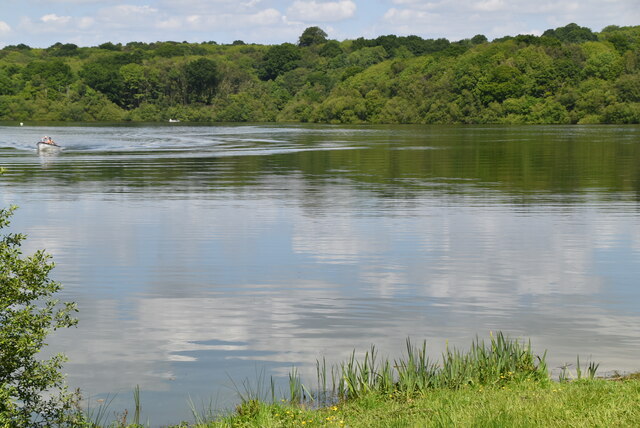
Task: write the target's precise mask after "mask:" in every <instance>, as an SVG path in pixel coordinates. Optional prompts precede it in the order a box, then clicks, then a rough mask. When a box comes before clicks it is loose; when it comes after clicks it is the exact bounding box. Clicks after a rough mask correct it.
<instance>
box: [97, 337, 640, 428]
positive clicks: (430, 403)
mask: <svg viewBox="0 0 640 428" xmlns="http://www.w3.org/2000/svg"><path fill="white" fill-rule="evenodd" d="M545 357H546V353H545V354H543V355H542V356H540V355H534V354H533V352H532V350H531V345H530V344H527V343H525V342H522V341H520V340H517V339H509V338H507V337H505V336H504V335H503V334H502V333H498V334H497V335H495V336H494V335H491V337H490V340H489V341H488V342H485V341H481V340H479V339H476V340H475V341H473V342H472V344H471V347H470V348H469V349H468V350H465V351H461V350H459V349H449V348H448V347H447V349H446V351H445V352H444V353H443V355H442V357H441V358H440V359H439V360H437V361H432V360H431V359H430V358H429V357H428V356H427V353H426V343H423V344H422V346H421V347H415V346H413V345H412V343H411V342H410V341H409V340H407V348H406V351H405V352H404V355H402V356H401V357H400V358H399V359H394V360H389V359H384V358H382V359H381V358H379V357H378V353H377V351H376V349H375V347H372V348H371V349H370V350H369V351H367V352H366V353H365V354H364V356H363V357H362V358H356V354H355V352H354V353H353V354H352V356H351V358H350V359H349V360H347V361H345V362H343V363H341V364H339V365H335V366H332V367H329V368H327V366H326V364H325V363H324V361H318V363H317V379H316V383H315V385H316V386H315V387H314V388H310V387H307V386H305V385H304V384H303V383H302V380H301V379H300V377H299V376H298V374H297V371H296V370H295V369H294V370H293V371H292V372H291V374H290V376H289V390H288V397H285V398H280V399H278V398H276V395H275V393H274V386H273V383H270V384H267V383H264V385H268V386H267V387H266V388H264V385H263V388H258V387H256V388H254V390H251V388H245V389H244V391H238V392H239V394H240V396H241V404H239V405H238V406H237V408H236V409H235V410H233V411H230V412H227V414H222V415H220V414H219V415H214V414H211V413H208V414H207V415H199V414H198V413H197V412H196V411H194V418H195V422H192V423H183V424H182V425H178V426H180V427H199V428H204V427H471V426H473V427H529V426H531V427H533V426H535V427H540V426H542V427H547V426H548V427H558V426H563V427H564V426H570V427H593V426H602V427H636V426H640V373H636V374H633V375H627V376H617V377H615V378H611V377H610V378H607V379H605V378H598V377H596V370H597V368H598V365H597V364H595V363H589V364H588V365H586V366H585V365H584V363H582V364H581V362H580V360H579V359H577V360H576V364H575V365H574V366H572V369H573V370H571V371H569V370H568V369H566V368H565V369H563V370H562V372H561V374H560V376H559V379H554V380H552V379H551V376H550V373H549V370H548V368H547V364H546V361H545ZM248 384H249V383H244V384H243V385H244V386H246V385H248ZM269 386H270V388H269ZM136 413H137V412H136ZM94 426H96V425H94ZM111 426H127V424H126V420H125V421H120V422H119V423H113V424H111ZM130 426H131V425H130Z"/></svg>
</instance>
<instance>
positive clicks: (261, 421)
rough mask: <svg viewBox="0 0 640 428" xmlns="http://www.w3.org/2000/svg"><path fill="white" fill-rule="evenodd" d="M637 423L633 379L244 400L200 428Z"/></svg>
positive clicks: (638, 402) (639, 384) (639, 410)
mask: <svg viewBox="0 0 640 428" xmlns="http://www.w3.org/2000/svg"><path fill="white" fill-rule="evenodd" d="M638 421H640V381H637V380H635V381H626V382H612V381H608V380H603V379H597V380H582V381H574V382H569V383H561V384H558V383H538V382H524V383H511V384H508V385H506V386H503V387H497V386H493V387H466V388H462V389H457V390H451V389H447V388H440V389H434V390H432V391H429V392H428V393H424V394H420V395H418V396H416V397H413V398H407V397H402V396H401V397H397V396H384V395H381V394H378V393H374V392H372V393H369V394H366V395H364V396H362V397H359V398H357V399H355V400H350V401H347V402H344V403H341V404H338V405H336V406H331V407H327V408H323V409H319V410H310V409H305V408H300V407H291V406H285V405H282V404H267V403H260V402H253V403H245V405H243V406H242V407H240V408H239V409H238V411H237V413H236V414H234V415H230V416H227V417H224V418H221V419H219V420H217V421H211V422H208V423H201V424H197V425H194V426H197V427H200V428H204V427H210V428H213V427H301V426H304V427H352V428H357V427H363V428H365V427H471V426H473V427H558V426H572V427H593V426H607V427H614V426H615V427H631V426H637V424H638Z"/></svg>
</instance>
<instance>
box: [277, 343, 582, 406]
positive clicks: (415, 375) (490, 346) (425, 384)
mask: <svg viewBox="0 0 640 428" xmlns="http://www.w3.org/2000/svg"><path fill="white" fill-rule="evenodd" d="M545 358H546V352H545V353H544V354H543V355H542V356H536V355H534V354H533V352H532V350H531V343H530V342H528V343H526V344H525V343H523V342H520V341H519V340H517V339H510V338H508V337H505V336H504V334H503V333H502V332H498V333H497V334H496V335H493V334H491V335H490V341H489V343H485V342H484V341H483V340H482V341H481V340H479V339H478V338H477V337H476V339H475V340H474V341H473V342H472V344H471V347H470V348H469V350H467V351H462V350H460V349H456V348H449V346H447V348H446V350H445V352H444V353H443V355H442V360H441V362H440V363H438V362H435V361H432V360H431V359H430V358H429V357H428V356H427V344H426V341H424V342H423V343H422V345H421V346H420V347H416V346H414V345H413V344H412V342H411V340H410V339H407V341H406V355H404V356H402V357H401V358H399V359H396V360H393V363H392V362H391V361H390V360H388V359H380V358H379V357H378V351H377V349H376V348H375V346H372V347H371V349H370V350H368V351H366V352H365V354H364V357H363V358H362V359H357V358H356V353H355V351H353V352H352V353H351V356H350V357H349V359H348V360H347V361H345V362H342V363H340V364H339V365H338V366H332V367H331V388H329V387H328V383H327V365H326V361H325V360H324V359H323V360H322V363H320V361H316V374H317V385H318V389H317V391H315V399H316V400H318V401H319V404H328V403H330V402H332V401H333V402H335V401H338V400H345V399H349V398H356V397H359V396H362V395H365V394H368V393H370V392H376V393H380V394H391V395H394V394H395V395H404V396H412V395H416V394H421V393H425V392H427V391H428V390H430V389H433V388H451V389H458V388H462V387H464V386H473V385H476V386H484V385H486V386H489V385H495V386H501V385H504V384H506V383H508V382H522V381H526V380H531V381H548V380H550V377H549V372H548V370H547V364H546V362H545ZM593 370H594V367H593V366H591V367H590V370H589V374H590V376H592V375H591V371H593ZM336 377H338V380H337V382H336ZM289 383H290V400H291V401H292V402H302V401H309V400H310V399H311V400H313V399H314V397H313V395H312V394H311V393H310V392H309V390H308V389H307V388H306V387H305V386H304V385H303V384H302V383H301V382H300V380H299V376H298V373H297V371H296V370H295V369H294V370H293V371H292V372H291V374H290V376H289Z"/></svg>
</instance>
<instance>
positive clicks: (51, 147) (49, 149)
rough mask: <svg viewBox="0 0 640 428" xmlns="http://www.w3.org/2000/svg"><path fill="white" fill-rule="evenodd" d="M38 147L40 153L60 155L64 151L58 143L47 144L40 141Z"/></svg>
mask: <svg viewBox="0 0 640 428" xmlns="http://www.w3.org/2000/svg"><path fill="white" fill-rule="evenodd" d="M36 147H37V148H38V153H58V152H59V151H60V150H62V147H60V146H59V145H57V144H56V143H45V142H43V141H38V143H37V144H36Z"/></svg>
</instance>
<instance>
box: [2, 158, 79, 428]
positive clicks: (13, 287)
mask: <svg viewBox="0 0 640 428" xmlns="http://www.w3.org/2000/svg"><path fill="white" fill-rule="evenodd" d="M1 172H2V171H0V173H1ZM14 210H15V207H10V208H8V209H2V210H0V229H4V228H5V227H7V226H8V225H9V218H10V217H11V215H12V213H13V211H14ZM24 239H25V236H24V235H22V234H11V233H9V234H6V235H2V236H0V426H2V427H44V426H78V425H79V424H80V423H81V422H82V418H83V416H82V414H81V412H80V411H79V410H78V409H77V406H76V403H77V400H76V398H77V396H76V395H74V394H71V393H69V392H67V389H66V386H65V385H64V375H63V374H62V373H61V372H60V370H61V368H62V363H63V362H64V360H65V357H64V355H62V354H58V355H55V356H53V357H52V358H50V359H48V360H37V359H36V355H37V354H38V353H39V352H40V350H41V349H42V348H43V347H44V346H45V345H46V343H45V342H44V340H45V338H46V337H47V335H48V334H49V333H50V332H52V331H53V330H56V329H58V328H63V327H71V326H73V325H75V324H76V322H77V320H76V319H74V318H73V317H72V316H71V314H72V313H73V312H76V307H75V304H73V303H65V304H63V305H62V306H59V305H58V300H55V299H53V297H52V296H53V295H54V294H55V293H56V292H58V291H59V290H60V289H61V284H60V283H58V282H55V281H53V280H51V279H50V278H49V272H50V271H51V269H52V268H53V266H54V265H53V263H52V262H50V261H49V258H50V256H49V255H47V254H46V253H45V252H44V251H37V252H36V253H35V254H33V255H32V256H29V257H22V252H21V251H20V245H21V243H22V241H23V240H24Z"/></svg>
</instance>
